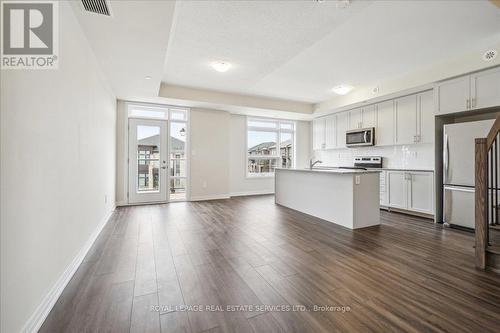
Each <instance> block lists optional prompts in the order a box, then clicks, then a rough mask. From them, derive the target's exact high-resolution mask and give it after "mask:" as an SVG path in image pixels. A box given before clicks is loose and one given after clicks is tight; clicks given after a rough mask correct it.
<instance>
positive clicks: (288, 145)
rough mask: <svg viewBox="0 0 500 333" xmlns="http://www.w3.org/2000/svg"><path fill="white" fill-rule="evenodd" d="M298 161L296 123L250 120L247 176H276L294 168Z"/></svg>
mask: <svg viewBox="0 0 500 333" xmlns="http://www.w3.org/2000/svg"><path fill="white" fill-rule="evenodd" d="M294 159H295V122H293V121H289V120H274V119H265V118H247V167H246V168H247V171H246V172H247V176H248V177H262V176H264V177H265V176H272V175H274V170H275V169H276V168H291V167H293V166H294Z"/></svg>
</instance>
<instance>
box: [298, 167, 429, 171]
mask: <svg viewBox="0 0 500 333" xmlns="http://www.w3.org/2000/svg"><path fill="white" fill-rule="evenodd" d="M339 168H340V167H331V166H319V167H314V168H313V170H316V169H324V170H338V169H339ZM366 169H367V170H366V171H414V172H434V170H430V169H408V168H407V169H405V168H370V167H367V168H366ZM306 170H309V169H306Z"/></svg>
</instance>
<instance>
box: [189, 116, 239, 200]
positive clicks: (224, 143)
mask: <svg viewBox="0 0 500 333" xmlns="http://www.w3.org/2000/svg"><path fill="white" fill-rule="evenodd" d="M230 119H231V115H230V114H229V113H228V112H224V111H216V110H208V109H191V112H190V130H191V135H190V147H191V149H190V150H191V161H190V162H191V164H190V177H191V178H190V184H191V188H190V196H191V200H203V199H213V198H224V197H228V196H229V142H230V137H229V133H230V131H229V129H230Z"/></svg>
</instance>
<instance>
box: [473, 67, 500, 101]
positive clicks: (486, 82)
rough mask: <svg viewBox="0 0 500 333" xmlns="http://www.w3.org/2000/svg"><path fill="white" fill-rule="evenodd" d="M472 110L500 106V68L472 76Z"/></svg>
mask: <svg viewBox="0 0 500 333" xmlns="http://www.w3.org/2000/svg"><path fill="white" fill-rule="evenodd" d="M470 103H471V108H472V109H482V108H488V107H492V106H498V105H500V68H493V69H490V70H487V71H483V72H479V73H474V74H471V101H470Z"/></svg>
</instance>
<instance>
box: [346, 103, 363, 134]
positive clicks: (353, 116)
mask: <svg viewBox="0 0 500 333" xmlns="http://www.w3.org/2000/svg"><path fill="white" fill-rule="evenodd" d="M348 113H349V129H350V130H352V129H358V128H362V127H363V110H362V109H361V108H360V109H354V110H351V111H349V112H348Z"/></svg>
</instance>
